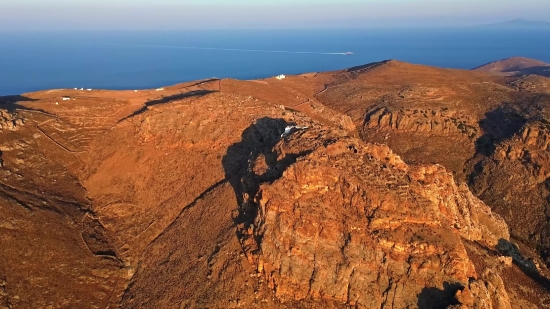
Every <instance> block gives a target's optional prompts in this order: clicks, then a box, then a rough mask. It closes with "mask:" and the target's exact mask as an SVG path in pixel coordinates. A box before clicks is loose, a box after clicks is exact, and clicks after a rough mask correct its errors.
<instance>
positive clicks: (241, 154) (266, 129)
mask: <svg viewBox="0 0 550 309" xmlns="http://www.w3.org/2000/svg"><path fill="white" fill-rule="evenodd" d="M287 125H290V124H289V123H287V122H286V121H285V120H283V119H280V118H279V119H273V118H268V117H264V118H260V119H258V120H256V122H255V123H254V124H252V125H251V126H249V127H248V128H246V129H245V130H244V131H243V133H242V134H241V141H240V142H238V143H235V144H233V145H231V146H230V147H229V148H228V149H227V152H226V154H225V156H224V157H223V159H222V165H223V168H224V171H225V177H226V179H227V180H228V181H229V183H230V184H231V187H233V190H234V191H235V198H236V199H237V204H238V205H239V208H240V209H239V217H238V218H236V222H235V223H237V224H240V223H245V225H250V224H251V223H252V222H253V221H254V218H255V217H256V213H257V207H256V205H255V203H254V201H253V199H254V197H255V195H256V194H257V193H258V190H259V186H260V183H261V182H262V180H263V179H261V178H262V175H255V174H254V172H253V171H252V167H253V166H252V164H253V163H254V161H256V159H257V158H258V157H259V156H260V155H264V157H265V158H266V163H267V164H268V166H269V167H270V168H272V167H274V166H275V165H276V162H277V154H276V153H274V152H273V147H274V146H275V144H277V143H278V142H279V140H280V139H281V134H282V133H283V132H284V131H285V127H286V126H287Z"/></svg>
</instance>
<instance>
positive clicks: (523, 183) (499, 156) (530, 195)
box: [472, 120, 550, 258]
mask: <svg viewBox="0 0 550 309" xmlns="http://www.w3.org/2000/svg"><path fill="white" fill-rule="evenodd" d="M549 145H550V127H549V125H548V122H547V121H545V120H537V121H530V122H528V123H527V124H525V125H524V126H523V127H522V128H521V129H520V130H519V132H518V133H517V134H515V135H514V136H513V137H511V138H510V139H509V140H506V141H503V142H502V143H500V144H498V145H497V146H496V148H495V150H494V153H493V154H492V155H491V156H490V157H489V158H486V159H483V160H481V161H480V162H479V163H477V165H476V171H475V172H474V173H473V175H472V180H473V186H472V188H473V189H474V192H476V193H477V194H479V195H480V197H481V198H483V199H484V200H485V201H487V202H488V203H490V204H491V205H494V209H495V211H497V212H499V213H501V214H502V215H503V217H504V218H506V219H507V220H508V222H509V223H510V228H511V231H512V233H513V234H514V235H516V236H517V237H519V238H521V239H522V240H524V241H526V242H528V243H532V244H533V245H534V246H535V247H537V248H538V249H539V250H541V252H542V253H543V256H544V257H546V258H547V257H548V254H549V253H550V252H549V251H548V250H549V249H548V248H550V242H549V241H550V239H549V237H548V235H550V226H548V224H547V217H548V207H549V206H550V205H549V201H548V197H549V196H550V191H549V190H550V189H549V186H548V182H549V180H548V179H549V178H550V156H549V152H548V151H549V150H550V148H549Z"/></svg>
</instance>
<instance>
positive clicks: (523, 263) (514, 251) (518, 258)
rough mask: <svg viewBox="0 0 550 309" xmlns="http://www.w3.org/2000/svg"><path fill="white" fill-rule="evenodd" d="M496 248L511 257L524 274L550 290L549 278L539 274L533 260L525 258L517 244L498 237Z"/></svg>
mask: <svg viewBox="0 0 550 309" xmlns="http://www.w3.org/2000/svg"><path fill="white" fill-rule="evenodd" d="M496 249H497V251H498V252H500V253H501V254H502V255H504V256H510V257H512V261H513V262H514V264H515V265H516V266H518V267H519V269H521V271H523V273H524V274H525V275H527V276H528V277H529V278H531V279H533V281H535V282H537V283H538V284H539V285H541V286H542V287H544V288H545V289H546V290H547V291H550V280H549V279H548V278H546V277H544V276H543V275H541V274H540V272H539V270H538V269H537V266H536V265H535V262H534V261H533V260H532V259H530V258H525V257H524V256H523V255H522V254H521V252H520V250H519V248H518V246H517V245H515V244H513V243H511V242H510V241H508V240H506V239H499V241H498V244H497V246H496Z"/></svg>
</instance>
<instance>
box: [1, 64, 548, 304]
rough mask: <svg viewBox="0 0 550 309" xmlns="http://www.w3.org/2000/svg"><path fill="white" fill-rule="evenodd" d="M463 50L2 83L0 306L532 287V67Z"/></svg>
mask: <svg viewBox="0 0 550 309" xmlns="http://www.w3.org/2000/svg"><path fill="white" fill-rule="evenodd" d="M509 69H510V70H511V69H512V68H509V67H499V68H498V71H499V72H502V71H506V70H509ZM513 69H514V70H515V68H513ZM482 71H483V70H481V71H479V70H478V71H463V70H450V69H441V68H435V67H426V66H420V65H412V64H408V63H404V62H399V61H395V60H391V61H383V62H379V63H372V64H367V65H365V66H360V67H355V68H350V69H347V70H342V71H334V72H319V73H308V74H301V75H293V76H287V78H285V79H283V80H277V79H275V78H266V79H261V80H253V81H240V80H233V79H223V80H219V79H210V80H203V81H196V82H189V83H183V84H178V85H174V86H169V87H165V88H164V89H162V90H158V91H157V90H154V89H151V90H139V91H108V90H91V91H81V90H75V89H55V90H48V91H42V92H36V93H27V94H21V95H20V96H11V97H3V98H0V102H1V103H0V213H1V214H2V216H1V217H0V247H1V248H3V249H2V251H1V252H0V308H102V309H103V308H421V309H427V308H480V309H481V308H494V309H496V308H547V307H550V281H549V278H550V272H549V271H548V269H547V267H548V266H550V224H549V223H548V222H550V221H549V220H548V218H550V217H549V216H550V157H549V156H548V153H549V152H548V151H549V150H550V148H549V147H550V138H549V134H550V127H549V125H550V92H549V90H550V88H549V85H550V82H549V81H550V79H548V78H546V77H543V76H534V75H529V76H502V75H498V74H497V75H495V74H491V73H487V72H482ZM63 97H67V98H70V99H68V100H63V99H62V98H63Z"/></svg>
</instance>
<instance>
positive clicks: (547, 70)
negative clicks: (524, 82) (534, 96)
mask: <svg viewBox="0 0 550 309" xmlns="http://www.w3.org/2000/svg"><path fill="white" fill-rule="evenodd" d="M503 72H504V73H513V74H514V75H515V76H524V75H540V76H545V77H550V66H533V67H528V68H522V69H518V68H511V69H509V70H505V71H503Z"/></svg>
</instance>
